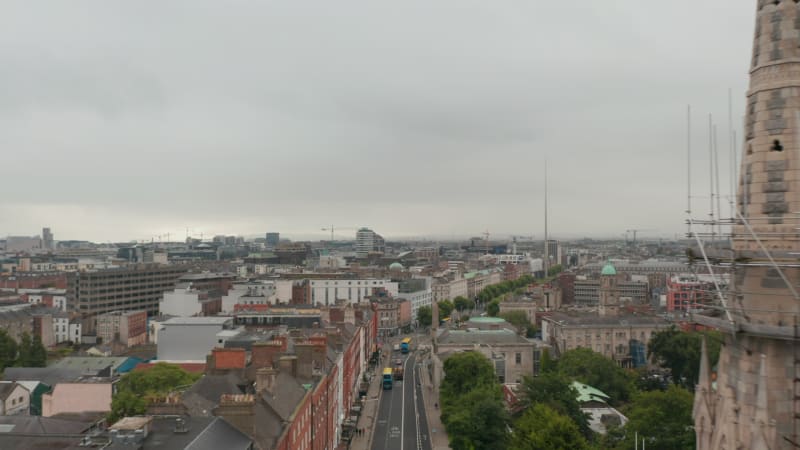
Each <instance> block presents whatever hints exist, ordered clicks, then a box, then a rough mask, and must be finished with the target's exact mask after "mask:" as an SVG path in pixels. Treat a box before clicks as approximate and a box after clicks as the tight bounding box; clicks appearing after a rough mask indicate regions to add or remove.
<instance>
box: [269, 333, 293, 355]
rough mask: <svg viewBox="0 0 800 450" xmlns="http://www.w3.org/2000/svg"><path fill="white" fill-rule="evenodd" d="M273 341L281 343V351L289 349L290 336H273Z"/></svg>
mask: <svg viewBox="0 0 800 450" xmlns="http://www.w3.org/2000/svg"><path fill="white" fill-rule="evenodd" d="M272 340H273V342H280V343H281V351H282V352H286V350H288V349H289V338H288V337H287V336H286V335H281V336H275V337H273V338H272Z"/></svg>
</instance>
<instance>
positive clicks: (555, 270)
mask: <svg viewBox="0 0 800 450" xmlns="http://www.w3.org/2000/svg"><path fill="white" fill-rule="evenodd" d="M562 270H564V269H563V268H562V267H561V264H555V265H552V266H550V268H549V269H547V276H548V277H554V276H556V275H558V274H559V273H561V271H562Z"/></svg>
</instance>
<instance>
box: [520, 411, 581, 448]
mask: <svg viewBox="0 0 800 450" xmlns="http://www.w3.org/2000/svg"><path fill="white" fill-rule="evenodd" d="M509 448H510V449H513V450H588V449H589V444H588V442H587V441H586V439H585V438H584V437H583V436H582V435H581V433H580V431H579V430H578V427H577V426H576V425H575V423H574V422H573V421H572V420H570V418H569V417H567V416H565V415H562V414H559V413H558V412H556V411H555V410H553V409H552V408H550V407H548V406H547V405H544V404H541V403H540V404H537V405H534V406H533V407H531V408H529V409H528V410H527V411H525V414H524V415H523V416H522V417H521V418H520V419H519V420H518V421H517V422H516V423H515V424H514V433H513V435H512V437H511V445H510V447H509Z"/></svg>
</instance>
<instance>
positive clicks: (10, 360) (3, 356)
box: [0, 329, 17, 371]
mask: <svg viewBox="0 0 800 450" xmlns="http://www.w3.org/2000/svg"><path fill="white" fill-rule="evenodd" d="M16 359H17V342H16V341H15V340H14V339H13V338H12V337H11V336H9V335H8V332H7V331H6V330H3V329H0V371H3V370H5V369H6V367H11V366H13V365H14V361H15V360H16Z"/></svg>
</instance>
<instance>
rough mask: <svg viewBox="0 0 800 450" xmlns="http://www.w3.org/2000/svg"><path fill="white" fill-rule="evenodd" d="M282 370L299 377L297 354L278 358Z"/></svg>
mask: <svg viewBox="0 0 800 450" xmlns="http://www.w3.org/2000/svg"><path fill="white" fill-rule="evenodd" d="M278 364H279V365H280V369H281V372H284V373H289V374H291V375H292V376H293V377H297V356H281V357H280V360H278Z"/></svg>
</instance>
